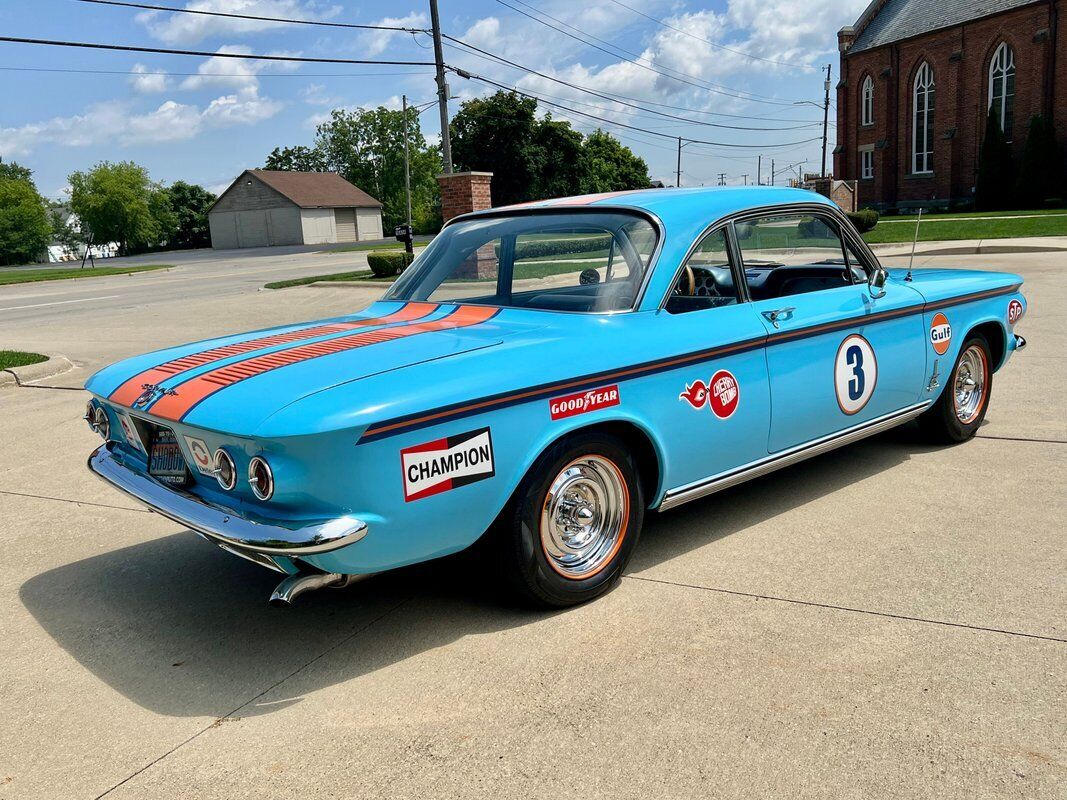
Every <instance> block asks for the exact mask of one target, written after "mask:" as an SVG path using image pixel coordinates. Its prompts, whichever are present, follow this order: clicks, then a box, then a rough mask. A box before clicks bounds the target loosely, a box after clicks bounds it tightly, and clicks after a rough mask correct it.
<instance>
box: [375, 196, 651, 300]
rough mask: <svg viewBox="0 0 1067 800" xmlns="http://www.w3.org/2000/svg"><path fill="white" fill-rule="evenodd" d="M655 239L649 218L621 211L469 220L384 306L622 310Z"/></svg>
mask: <svg viewBox="0 0 1067 800" xmlns="http://www.w3.org/2000/svg"><path fill="white" fill-rule="evenodd" d="M658 238H659V234H658V232H657V230H656V228H655V227H654V226H653V225H652V223H651V222H650V221H649V220H648V219H646V218H645V217H643V216H639V215H637V214H631V213H627V212H608V213H589V212H585V213H581V212H574V211H572V212H569V213H567V212H564V213H559V214H555V213H553V214H540V213H536V214H516V215H514V216H497V217H483V218H475V219H470V220H467V221H464V222H457V223H455V224H453V225H449V226H448V227H446V228H445V229H444V230H442V231H441V233H440V234H438V236H437V237H436V238H435V239H434V240H433V242H431V244H430V246H429V247H427V248H426V250H425V251H424V252H423V253H422V254H421V255H420V256H419V257H418V258H417V259H416V260H415V262H414V263H413V264H412V265H411V266H410V267H408V269H407V270H405V271H404V273H403V274H402V275H401V276H400V278H399V279H398V280H397V281H396V283H395V284H394V285H393V287H392V288H391V289H390V290H389V292H388V293H387V294H386V296H385V299H386V300H421V301H429V302H435V301H436V302H450V301H451V302H463V303H475V304H483V305H492V306H506V307H511V308H535V309H544V310H553V311H577V312H604V311H624V310H628V309H630V308H633V305H634V302H635V301H636V299H637V295H638V292H639V291H640V289H641V284H642V283H643V282H644V278H645V274H646V273H647V271H648V268H649V263H650V261H651V259H652V253H653V252H654V251H655V249H656V243H657V241H658Z"/></svg>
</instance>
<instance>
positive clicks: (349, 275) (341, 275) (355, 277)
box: [263, 269, 396, 289]
mask: <svg viewBox="0 0 1067 800" xmlns="http://www.w3.org/2000/svg"><path fill="white" fill-rule="evenodd" d="M395 280H396V276H395V275H391V276H390V277H388V278H379V277H378V276H377V275H375V274H374V273H373V272H371V271H370V270H366V269H364V270H360V271H359V272H334V273H332V274H330V275H305V276H304V277H303V278H290V279H289V280H287V281H273V282H272V283H268V284H267V285H266V286H264V287H263V288H264V289H288V288H289V287H290V286H306V285H307V284H309V283H319V282H321V281H374V282H375V283H383V284H386V283H392V282H393V281H395Z"/></svg>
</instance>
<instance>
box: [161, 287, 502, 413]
mask: <svg viewBox="0 0 1067 800" xmlns="http://www.w3.org/2000/svg"><path fill="white" fill-rule="evenodd" d="M498 311H499V309H496V308H490V307H488V306H459V307H458V308H457V309H456V310H455V311H454V312H453V313H451V314H449V315H448V316H445V317H441V318H439V319H435V320H431V321H429V322H413V323H411V324H410V325H395V326H393V327H391V328H379V329H377V330H373V331H361V332H360V333H353V334H349V335H347V336H338V337H337V338H334V339H326V340H325V341H322V342H312V343H311V344H304V345H300V346H299V347H293V348H291V349H289V350H280V351H278V352H276V353H267V354H266V355H261V356H255V357H253V358H249V359H246V360H244V361H238V362H237V363H235V364H228V365H226V366H224V367H218V368H217V369H213V370H210V371H209V372H204V373H202V374H200V375H197V376H195V377H193V378H190V379H189V380H187V381H185V382H184V383H180V384H178V385H176V386H175V387H174V388H173V392H172V393H171V394H166V395H164V396H163V397H161V398H160V399H159V400H158V401H157V402H156V404H155V405H153V406H152V408H151V412H152V413H153V414H155V415H156V416H159V417H162V418H163V419H169V420H174V421H179V420H181V419H182V418H183V417H184V416H185V415H186V414H188V413H189V412H190V411H191V410H192V408H193V406H195V405H197V404H198V403H200V402H202V401H203V400H205V399H207V398H208V397H210V396H211V395H213V394H215V393H216V392H220V391H222V390H223V389H226V388H228V387H230V386H233V385H234V384H235V383H240V382H241V381H244V380H248V379H249V378H254V377H256V376H258V375H263V374H264V373H267V372H271V371H273V370H276V369H281V368H282V367H288V366H291V365H293V364H300V363H303V362H305V361H310V360H312V359H314V358H321V357H322V356H332V355H335V354H336V353H344V352H347V351H349V350H357V349H359V348H361V347H369V346H370V345H375V344H382V343H383V342H392V341H395V340H397V339H406V338H408V337H409V336H416V335H418V334H420V333H433V332H435V331H447V330H453V329H456V328H467V327H470V326H471V325H479V324H481V323H483V322H485V321H486V320H488V319H490V318H492V317H493V316H495V315H496V314H497V313H498Z"/></svg>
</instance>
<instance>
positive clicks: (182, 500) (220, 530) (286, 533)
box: [88, 444, 368, 571]
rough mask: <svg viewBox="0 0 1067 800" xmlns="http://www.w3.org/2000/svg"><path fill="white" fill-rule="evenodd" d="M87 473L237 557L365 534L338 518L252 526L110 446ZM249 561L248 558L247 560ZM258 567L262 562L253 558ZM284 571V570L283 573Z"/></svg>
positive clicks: (304, 552) (361, 525) (316, 546)
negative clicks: (135, 465)
mask: <svg viewBox="0 0 1067 800" xmlns="http://www.w3.org/2000/svg"><path fill="white" fill-rule="evenodd" d="M88 467H89V471H90V472H92V473H93V474H94V475H96V476H97V477H98V478H101V479H102V480H104V481H106V482H107V483H109V484H111V485H112V486H114V487H115V488H116V489H118V490H119V491H121V492H124V493H125V494H127V495H129V496H130V497H132V498H133V499H134V500H137V501H138V502H140V503H143V504H144V505H146V506H148V508H149V509H151V510H152V511H155V512H156V513H158V514H161V515H162V516H164V517H166V518H167V519H170V520H173V521H174V522H177V523H178V524H179V525H184V526H185V527H187V528H190V529H191V530H193V531H195V532H197V533H199V534H201V535H203V536H205V537H207V538H209V539H211V540H212V541H214V542H215V543H216V544H218V545H220V546H222V547H223V548H224V549H227V550H236V551H243V552H242V553H239V555H245V554H253V555H254V554H258V555H262V556H309V555H317V554H319V553H329V552H331V551H333V550H338V549H340V548H342V547H347V546H348V545H350V544H354V543H356V542H358V541H359V540H361V539H362V538H363V537H364V536H366V535H367V532H368V528H367V524H366V523H365V522H363V521H362V520H359V519H356V518H354V517H338V518H336V519H331V520H326V521H324V522H321V523H318V524H314V525H305V526H304V527H300V528H285V527H282V526H280V525H271V524H266V523H260V522H254V521H253V520H250V519H245V518H244V517H242V516H240V514H238V512H236V511H233V510H231V509H228V508H224V507H222V506H216V505H212V504H210V503H207V502H206V501H204V500H202V499H200V498H199V497H196V496H195V495H193V494H190V493H189V492H185V491H181V490H179V489H174V488H172V487H170V486H166V485H165V484H163V483H161V482H160V481H157V480H156V479H155V478H152V477H151V476H149V475H145V474H143V473H140V472H136V471H134V470H132V469H130V468H129V467H128V466H126V465H125V464H124V463H123V461H122V456H121V455H120V454H118V453H116V452H115V450H114V449H113V447H112V446H111V445H110V444H105V445H103V446H101V447H98V448H97V449H96V450H94V451H93V453H92V455H90V456H89V462H88ZM245 557H246V558H247V557H249V555H245ZM252 560H253V561H256V562H257V563H263V562H262V561H261V560H259V559H257V558H252ZM283 571H284V570H283Z"/></svg>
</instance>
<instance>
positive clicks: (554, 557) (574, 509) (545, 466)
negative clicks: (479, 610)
mask: <svg viewBox="0 0 1067 800" xmlns="http://www.w3.org/2000/svg"><path fill="white" fill-rule="evenodd" d="M644 505H645V503H644V494H643V491H642V487H641V481H640V479H639V475H638V471H637V466H636V464H635V463H634V460H633V457H632V456H631V454H630V452H629V451H628V450H627V449H626V447H625V446H624V445H623V443H622V442H621V441H619V440H618V439H616V438H615V437H613V436H610V435H608V434H604V433H599V432H595V431H593V432H589V433H578V434H575V435H574V436H570V437H567V438H565V439H563V440H561V441H559V442H557V443H555V444H554V445H552V446H551V447H550V448H548V450H546V451H545V452H544V453H543V454H542V455H541V457H540V458H538V459H537V461H536V462H535V463H534V465H533V466H532V467H531V468H530V471H529V472H528V473H527V474H526V477H525V478H524V479H523V481H522V483H520V484H519V487H518V489H517V490H516V491H515V495H514V497H513V498H512V501H511V502H510V503H509V505H508V507H507V508H505V509H504V511H503V513H502V514H501V515H500V518H499V519H498V520H497V523H496V526H495V530H494V531H493V533H492V535H493V537H494V540H495V544H496V545H497V546H496V548H495V549H496V551H497V556H498V558H499V561H500V566H501V569H502V572H503V574H504V576H505V578H506V580H507V583H508V584H509V586H510V588H512V589H513V590H514V592H515V593H517V594H518V595H519V597H520V598H522V599H524V600H525V601H527V602H530V603H533V604H535V605H539V606H547V607H553V608H564V607H567V606H573V605H577V604H579V603H584V602H587V601H589V600H592V599H593V598H595V597H598V596H600V595H601V594H603V593H604V592H606V591H608V590H609V589H610V588H611V587H612V586H613V585H614V584H615V583H616V582H617V581H618V580H619V578H620V577H621V576H622V571H623V569H624V568H625V567H626V564H627V563H628V562H629V560H630V557H631V555H633V552H634V549H635V548H636V546H637V541H638V538H639V537H640V533H641V525H642V522H643V520H644Z"/></svg>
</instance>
